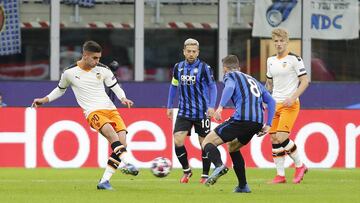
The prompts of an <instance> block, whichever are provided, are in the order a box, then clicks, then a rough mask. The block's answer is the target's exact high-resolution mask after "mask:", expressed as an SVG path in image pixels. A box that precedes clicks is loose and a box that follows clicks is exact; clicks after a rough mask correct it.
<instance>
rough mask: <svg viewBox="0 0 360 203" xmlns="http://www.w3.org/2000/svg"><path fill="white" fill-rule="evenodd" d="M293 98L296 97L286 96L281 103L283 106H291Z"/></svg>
mask: <svg viewBox="0 0 360 203" xmlns="http://www.w3.org/2000/svg"><path fill="white" fill-rule="evenodd" d="M295 100H296V99H293V98H291V97H290V98H287V99H285V100H284V101H283V105H284V106H285V107H290V106H292V105H293V104H294V102H295Z"/></svg>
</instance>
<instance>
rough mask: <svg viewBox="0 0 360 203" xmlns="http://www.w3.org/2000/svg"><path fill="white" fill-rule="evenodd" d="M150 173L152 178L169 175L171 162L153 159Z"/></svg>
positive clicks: (162, 158)
mask: <svg viewBox="0 0 360 203" xmlns="http://www.w3.org/2000/svg"><path fill="white" fill-rule="evenodd" d="M150 169H151V172H152V174H154V176H156V177H159V178H162V177H165V176H167V175H169V173H170V170H171V161H170V160H169V159H168V158H165V157H158V158H155V159H154V160H153V161H152V162H151V168H150Z"/></svg>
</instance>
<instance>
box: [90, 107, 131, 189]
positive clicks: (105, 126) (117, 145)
mask: <svg viewBox="0 0 360 203" xmlns="http://www.w3.org/2000/svg"><path fill="white" fill-rule="evenodd" d="M115 112H116V113H117V111H116V110H115ZM113 114H114V112H113V111H110V110H101V111H96V112H93V113H91V114H90V115H89V116H88V119H87V120H88V122H89V124H90V125H91V127H93V128H94V129H96V130H97V131H99V132H100V133H101V134H102V135H103V136H104V137H105V138H106V139H107V140H108V141H109V142H110V143H111V146H112V148H113V153H112V154H111V155H110V157H109V159H108V165H107V167H106V168H105V171H104V174H103V177H102V178H101V180H100V182H99V184H98V186H97V187H98V189H107V190H109V189H112V187H111V185H110V183H109V180H110V178H111V176H112V175H113V174H114V173H115V171H116V169H117V167H118V166H119V164H120V162H121V160H122V159H123V161H124V162H127V160H128V158H127V156H126V155H125V154H126V153H125V152H126V140H122V141H123V143H125V145H124V144H123V143H121V142H120V138H119V136H118V134H117V133H116V131H119V132H120V133H125V134H126V128H125V125H124V123H123V121H122V119H121V117H120V115H119V114H118V113H117V116H118V117H119V119H113V117H114V116H113ZM122 131H123V132H122ZM114 149H115V150H114ZM116 152H117V153H116ZM120 155H122V157H123V158H120V157H119V156H120ZM124 155H125V156H124ZM137 173H138V171H136V174H137Z"/></svg>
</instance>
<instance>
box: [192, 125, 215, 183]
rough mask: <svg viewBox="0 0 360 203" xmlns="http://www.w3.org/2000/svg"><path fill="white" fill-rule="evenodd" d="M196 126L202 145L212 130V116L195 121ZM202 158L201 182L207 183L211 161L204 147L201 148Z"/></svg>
mask: <svg viewBox="0 0 360 203" xmlns="http://www.w3.org/2000/svg"><path fill="white" fill-rule="evenodd" d="M194 127H195V132H196V133H197V134H198V135H199V136H198V138H199V143H200V146H201V145H202V142H203V141H204V139H205V137H206V135H207V134H208V133H209V132H210V128H211V121H210V118H205V119H202V120H199V121H196V122H194ZM201 160H202V169H203V171H202V174H201V177H200V183H205V182H206V179H207V178H208V177H209V171H210V165H211V161H210V159H209V158H208V157H207V155H206V153H205V151H204V150H203V149H202V150H201Z"/></svg>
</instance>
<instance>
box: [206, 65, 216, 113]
mask: <svg viewBox="0 0 360 203" xmlns="http://www.w3.org/2000/svg"><path fill="white" fill-rule="evenodd" d="M205 73H206V79H207V85H208V87H209V90H210V91H209V92H210V101H209V108H208V110H207V116H209V117H213V116H214V113H215V104H216V98H217V87H216V82H215V79H214V74H213V71H212V68H211V67H210V66H206V68H205Z"/></svg>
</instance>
